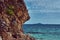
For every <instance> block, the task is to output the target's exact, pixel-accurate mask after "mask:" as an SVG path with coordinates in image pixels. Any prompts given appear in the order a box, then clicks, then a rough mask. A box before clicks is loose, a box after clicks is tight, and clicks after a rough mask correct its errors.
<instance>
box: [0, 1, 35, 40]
mask: <svg viewBox="0 0 60 40" xmlns="http://www.w3.org/2000/svg"><path fill="white" fill-rule="evenodd" d="M29 19H30V17H29V14H28V10H27V8H26V6H25V3H24V0H0V36H1V38H2V40H34V38H31V37H30V36H29V35H25V34H24V32H23V29H22V25H23V23H24V22H26V21H27V20H29Z"/></svg>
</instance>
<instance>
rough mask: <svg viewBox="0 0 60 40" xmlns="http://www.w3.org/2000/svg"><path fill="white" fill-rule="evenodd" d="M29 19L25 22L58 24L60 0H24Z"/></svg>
mask: <svg viewBox="0 0 60 40" xmlns="http://www.w3.org/2000/svg"><path fill="white" fill-rule="evenodd" d="M24 1H25V4H26V7H27V9H28V13H29V15H30V17H31V18H30V20H29V21H27V22H26V24H35V23H42V24H60V0H24Z"/></svg>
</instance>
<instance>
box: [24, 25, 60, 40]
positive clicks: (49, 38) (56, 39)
mask: <svg viewBox="0 0 60 40" xmlns="http://www.w3.org/2000/svg"><path fill="white" fill-rule="evenodd" d="M23 29H24V32H25V33H26V34H29V35H30V36H32V37H34V38H36V40H60V26H59V25H55V26H52V25H51V26H49V25H24V26H23Z"/></svg>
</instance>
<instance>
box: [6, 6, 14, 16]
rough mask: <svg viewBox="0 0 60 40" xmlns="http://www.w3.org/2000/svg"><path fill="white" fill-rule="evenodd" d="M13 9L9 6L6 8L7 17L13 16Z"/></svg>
mask: <svg viewBox="0 0 60 40" xmlns="http://www.w3.org/2000/svg"><path fill="white" fill-rule="evenodd" d="M13 9H14V6H11V5H10V6H9V7H8V8H7V10H6V11H7V13H8V14H9V15H13V14H14V11H13Z"/></svg>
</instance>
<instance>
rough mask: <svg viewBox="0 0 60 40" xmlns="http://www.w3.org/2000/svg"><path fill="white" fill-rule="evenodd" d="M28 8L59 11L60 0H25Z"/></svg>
mask: <svg viewBox="0 0 60 40" xmlns="http://www.w3.org/2000/svg"><path fill="white" fill-rule="evenodd" d="M25 2H26V4H27V8H28V10H34V11H35V10H37V11H38V10H39V11H43V12H46V11H48V12H50V11H51V12H54V10H55V11H57V12H59V11H60V0H25Z"/></svg>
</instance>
